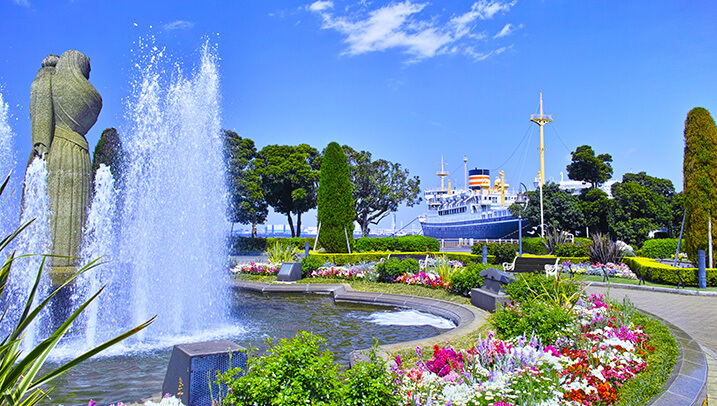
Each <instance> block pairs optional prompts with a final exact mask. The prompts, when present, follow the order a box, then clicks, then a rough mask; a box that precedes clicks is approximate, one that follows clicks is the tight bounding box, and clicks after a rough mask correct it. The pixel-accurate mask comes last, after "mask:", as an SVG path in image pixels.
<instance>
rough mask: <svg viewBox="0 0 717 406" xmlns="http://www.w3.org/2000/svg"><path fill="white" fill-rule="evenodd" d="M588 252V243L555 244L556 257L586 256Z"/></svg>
mask: <svg viewBox="0 0 717 406" xmlns="http://www.w3.org/2000/svg"><path fill="white" fill-rule="evenodd" d="M589 254H590V246H589V245H587V244H586V245H582V244H581V245H577V244H559V245H556V246H555V256H556V257H561V258H562V257H587V256H588V255H589Z"/></svg>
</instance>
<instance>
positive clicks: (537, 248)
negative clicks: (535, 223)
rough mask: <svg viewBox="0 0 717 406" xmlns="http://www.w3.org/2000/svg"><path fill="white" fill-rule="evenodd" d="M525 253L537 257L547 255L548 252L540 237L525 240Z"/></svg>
mask: <svg viewBox="0 0 717 406" xmlns="http://www.w3.org/2000/svg"><path fill="white" fill-rule="evenodd" d="M523 252H524V253H528V254H535V255H545V254H547V253H548V250H547V249H545V244H543V241H542V240H541V239H540V237H532V238H523Z"/></svg>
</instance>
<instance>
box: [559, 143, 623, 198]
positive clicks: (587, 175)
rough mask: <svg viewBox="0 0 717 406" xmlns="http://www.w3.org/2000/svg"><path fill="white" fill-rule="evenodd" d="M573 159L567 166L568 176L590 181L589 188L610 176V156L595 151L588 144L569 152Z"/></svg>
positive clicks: (573, 178)
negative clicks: (597, 153) (596, 153)
mask: <svg viewBox="0 0 717 406" xmlns="http://www.w3.org/2000/svg"><path fill="white" fill-rule="evenodd" d="M570 155H572V157H573V160H572V163H570V165H568V166H567V170H568V177H569V178H570V179H572V180H579V181H583V182H588V183H590V187H591V188H593V189H594V188H596V187H599V186H600V185H601V184H603V183H605V181H607V180H608V179H610V177H611V176H612V165H610V162H612V156H610V154H600V155H598V156H595V152H594V151H593V149H592V147H590V146H589V145H581V146H579V147H577V148H576V149H575V151H574V152H571V153H570Z"/></svg>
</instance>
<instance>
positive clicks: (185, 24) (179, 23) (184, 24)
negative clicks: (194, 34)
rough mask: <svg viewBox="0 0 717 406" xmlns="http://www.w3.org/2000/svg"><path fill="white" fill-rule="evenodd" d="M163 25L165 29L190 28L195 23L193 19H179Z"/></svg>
mask: <svg viewBox="0 0 717 406" xmlns="http://www.w3.org/2000/svg"><path fill="white" fill-rule="evenodd" d="M162 27H164V29H165V30H188V29H191V28H192V27H194V23H193V22H191V21H183V20H177V21H172V22H171V23H168V24H164V25H163V26H162Z"/></svg>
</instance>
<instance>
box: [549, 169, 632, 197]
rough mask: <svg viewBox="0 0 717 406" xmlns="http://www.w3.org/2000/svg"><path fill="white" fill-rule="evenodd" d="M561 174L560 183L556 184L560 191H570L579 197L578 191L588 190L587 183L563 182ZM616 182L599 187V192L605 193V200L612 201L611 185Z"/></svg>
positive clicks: (577, 181)
mask: <svg viewBox="0 0 717 406" xmlns="http://www.w3.org/2000/svg"><path fill="white" fill-rule="evenodd" d="M563 176H564V175H563V173H562V172H560V183H559V184H558V185H559V186H560V189H562V190H568V191H572V193H573V194H574V195H579V194H580V191H581V190H583V189H590V184H589V183H587V182H582V181H579V180H565V179H563ZM617 182H618V181H616V180H609V181H607V182H605V183H603V184H602V186H600V188H599V189H600V190H602V191H603V192H605V193H607V198H608V199H612V185H614V184H615V183H617Z"/></svg>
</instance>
